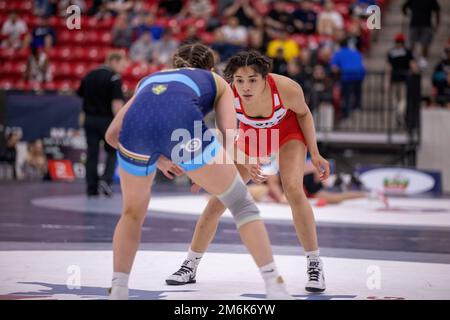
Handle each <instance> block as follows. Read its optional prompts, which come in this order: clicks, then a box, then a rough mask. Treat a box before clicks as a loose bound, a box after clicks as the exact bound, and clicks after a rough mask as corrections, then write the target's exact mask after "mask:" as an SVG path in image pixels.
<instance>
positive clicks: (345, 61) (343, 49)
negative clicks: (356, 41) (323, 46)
mask: <svg viewBox="0 0 450 320" xmlns="http://www.w3.org/2000/svg"><path fill="white" fill-rule="evenodd" d="M331 67H332V69H333V71H334V72H336V73H339V76H340V84H341V95H342V100H343V101H342V108H341V112H342V118H343V119H346V118H348V117H349V116H350V114H351V112H352V111H354V110H357V109H359V108H361V90H362V83H363V80H364V76H365V74H366V68H365V66H364V63H363V57H362V55H361V53H360V52H359V51H358V50H355V49H351V48H349V47H348V43H347V39H344V40H343V41H341V43H340V49H339V50H338V51H337V52H336V53H335V54H334V56H333V58H332V59H331Z"/></svg>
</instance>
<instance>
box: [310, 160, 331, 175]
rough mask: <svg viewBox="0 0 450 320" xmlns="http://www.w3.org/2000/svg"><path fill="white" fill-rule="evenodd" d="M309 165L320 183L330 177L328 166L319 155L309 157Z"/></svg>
mask: <svg viewBox="0 0 450 320" xmlns="http://www.w3.org/2000/svg"><path fill="white" fill-rule="evenodd" d="M311 163H312V164H313V166H314V168H316V170H317V172H318V173H319V179H320V181H324V180H327V179H328V177H329V175H330V164H329V163H328V161H327V160H325V159H324V158H323V157H322V156H321V155H320V154H318V155H317V156H315V157H311Z"/></svg>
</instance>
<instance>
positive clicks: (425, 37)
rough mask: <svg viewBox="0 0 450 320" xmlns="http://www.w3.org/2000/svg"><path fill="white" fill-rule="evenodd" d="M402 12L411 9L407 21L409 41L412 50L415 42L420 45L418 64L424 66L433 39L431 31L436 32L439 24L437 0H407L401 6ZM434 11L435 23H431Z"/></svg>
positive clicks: (414, 49) (404, 12) (414, 47)
mask: <svg viewBox="0 0 450 320" xmlns="http://www.w3.org/2000/svg"><path fill="white" fill-rule="evenodd" d="M402 10H403V14H404V15H407V12H408V10H409V11H411V20H410V23H409V41H410V43H409V44H410V47H411V50H412V51H413V52H415V51H416V45H417V43H420V45H421V47H422V51H421V56H422V57H423V58H421V59H420V60H419V65H420V67H421V68H425V67H426V65H427V61H426V59H428V48H429V46H430V44H431V41H432V40H433V32H436V31H437V29H438V27H439V24H440V6H439V3H438V1H437V0H428V1H423V0H407V1H406V2H405V3H404V4H403V7H402ZM433 12H434V13H435V20H436V22H435V24H434V25H433V24H432V13H433Z"/></svg>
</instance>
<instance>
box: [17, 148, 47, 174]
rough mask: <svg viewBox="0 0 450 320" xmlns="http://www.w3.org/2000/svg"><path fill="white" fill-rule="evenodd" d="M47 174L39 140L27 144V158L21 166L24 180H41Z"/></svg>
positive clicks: (45, 159)
mask: <svg viewBox="0 0 450 320" xmlns="http://www.w3.org/2000/svg"><path fill="white" fill-rule="evenodd" d="M47 173H48V166H47V157H46V155H45V153H44V145H43V144H42V140H41V139H37V140H35V141H33V142H30V143H28V146H27V157H26V159H25V162H24V163H23V165H22V174H23V178H24V179H25V180H28V181H30V180H35V181H36V180H43V179H44V178H45V177H46V176H47Z"/></svg>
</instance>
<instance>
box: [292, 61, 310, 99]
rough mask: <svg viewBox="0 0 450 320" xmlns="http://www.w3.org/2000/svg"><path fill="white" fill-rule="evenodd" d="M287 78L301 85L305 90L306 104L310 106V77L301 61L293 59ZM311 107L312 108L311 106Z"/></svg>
mask: <svg viewBox="0 0 450 320" xmlns="http://www.w3.org/2000/svg"><path fill="white" fill-rule="evenodd" d="M287 76H288V77H289V78H291V79H292V80H294V81H295V82H297V83H298V84H299V85H301V87H302V89H303V94H304V96H305V100H306V103H307V104H308V105H309V96H310V90H311V89H310V88H311V83H310V79H309V78H310V77H309V76H308V75H307V74H306V72H305V71H304V70H303V69H302V67H301V65H300V61H299V59H292V60H291V61H289V62H288V64H287ZM309 107H311V106H309Z"/></svg>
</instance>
